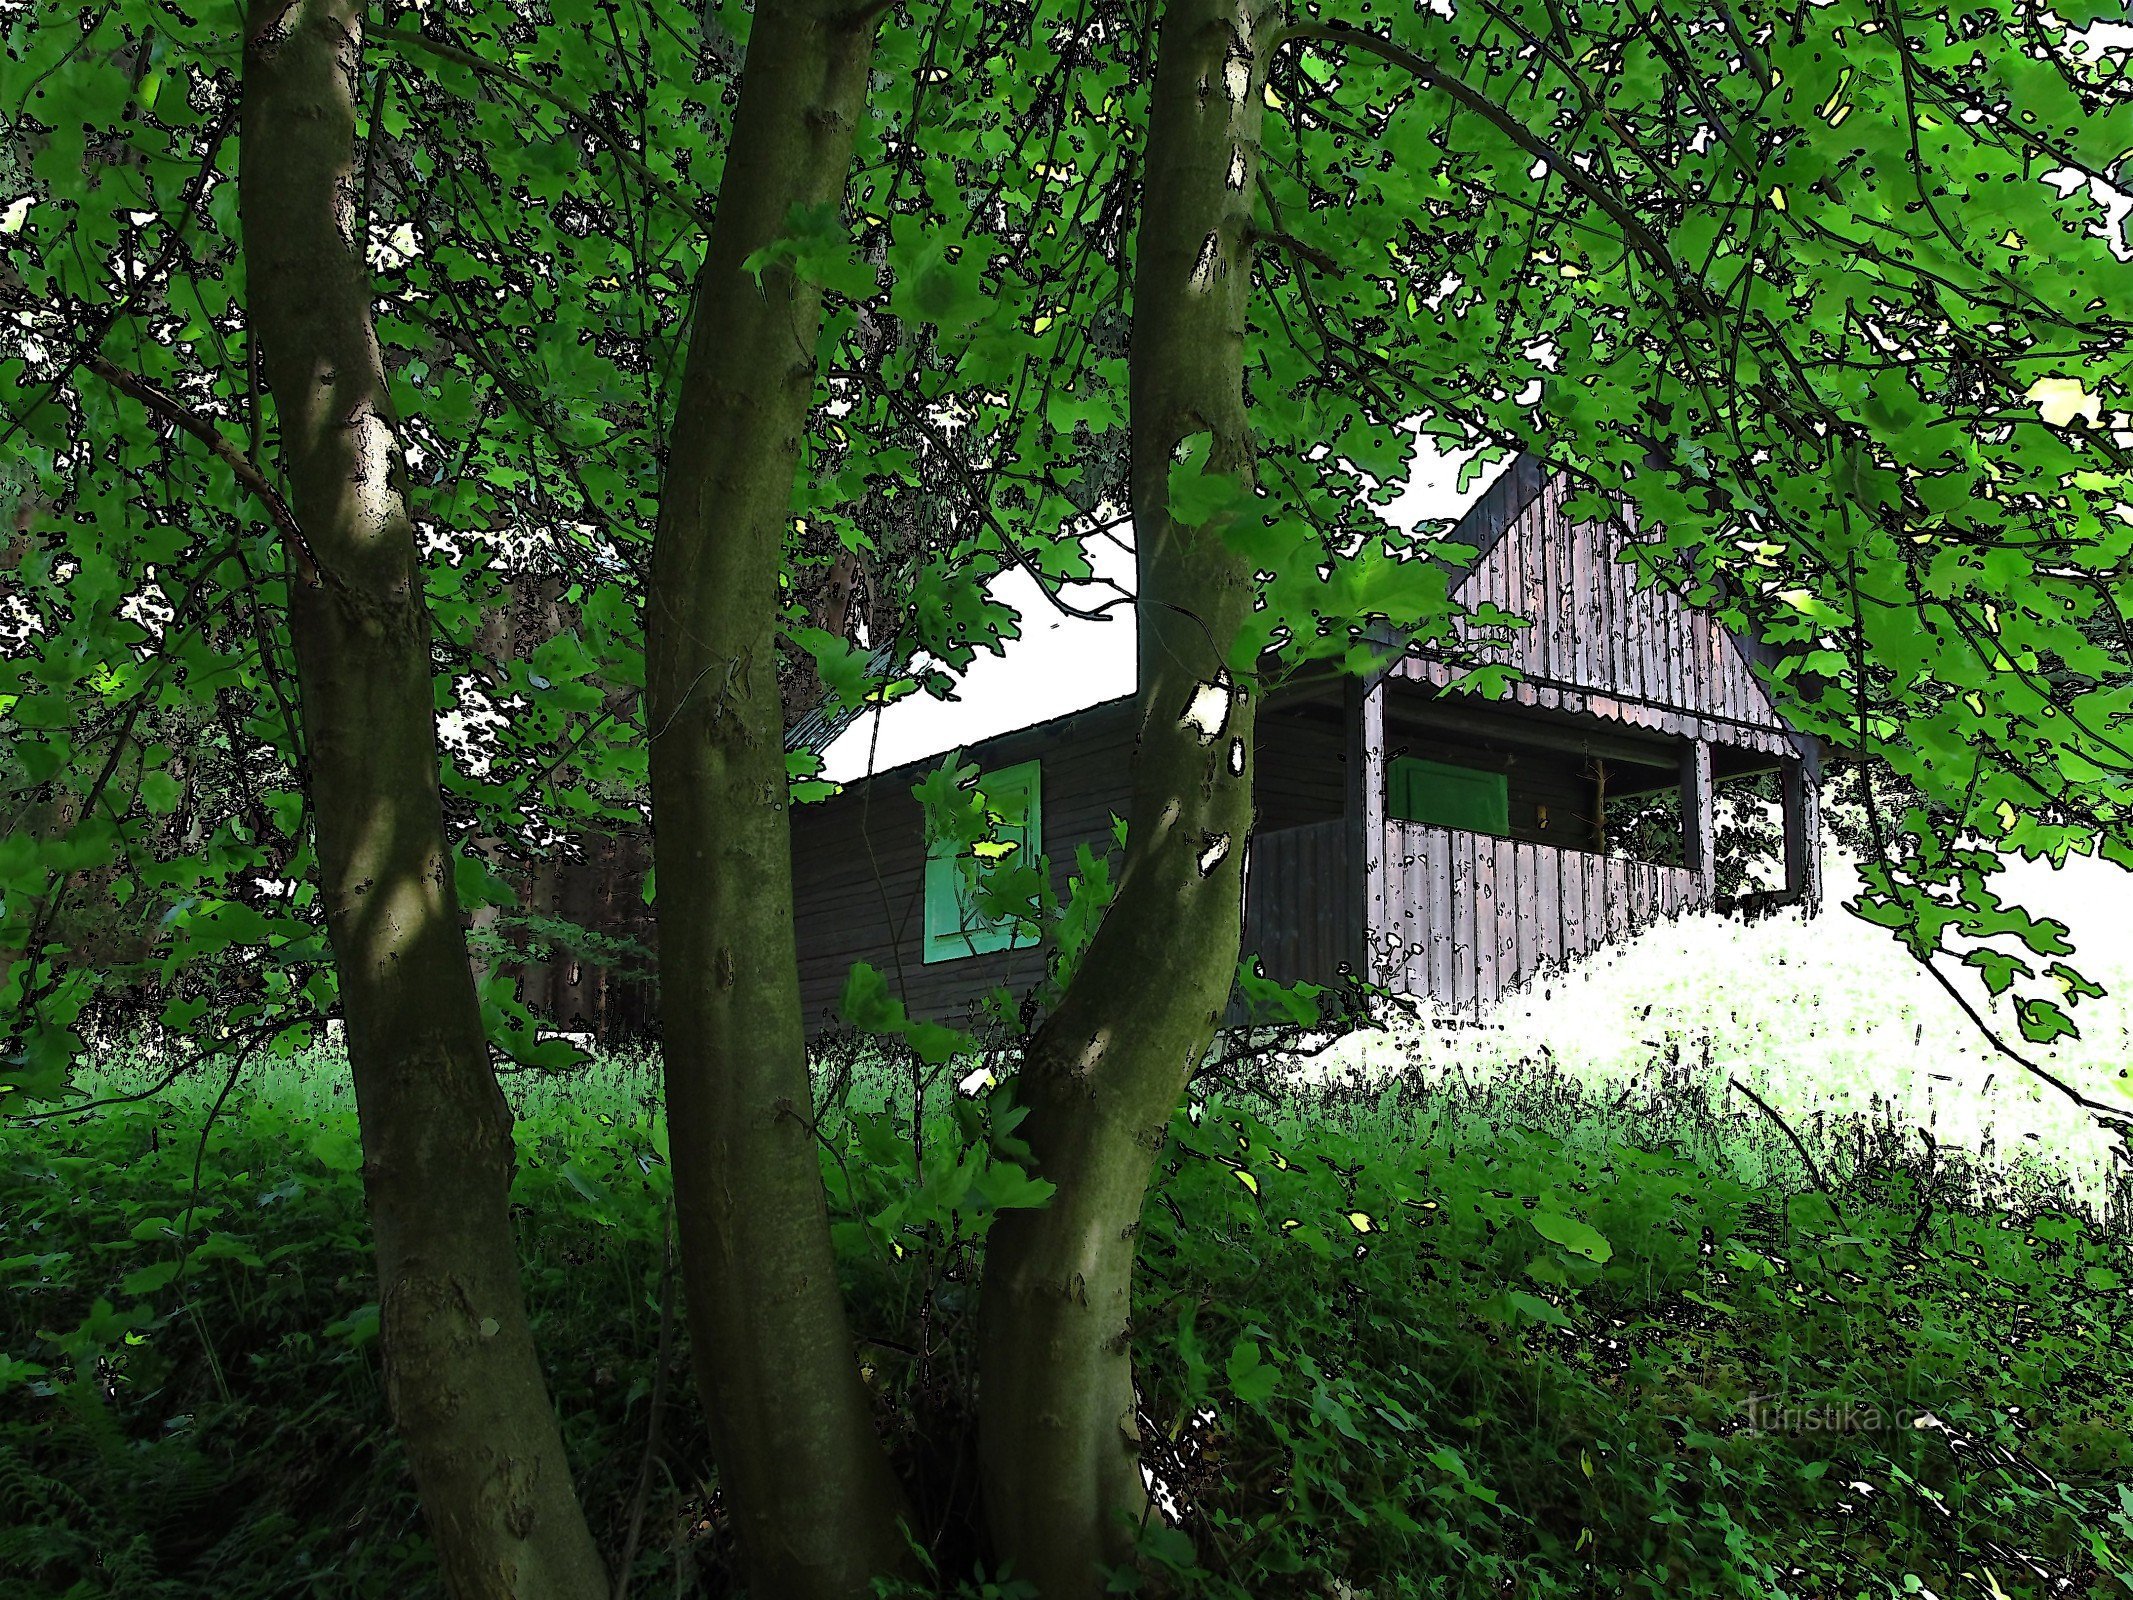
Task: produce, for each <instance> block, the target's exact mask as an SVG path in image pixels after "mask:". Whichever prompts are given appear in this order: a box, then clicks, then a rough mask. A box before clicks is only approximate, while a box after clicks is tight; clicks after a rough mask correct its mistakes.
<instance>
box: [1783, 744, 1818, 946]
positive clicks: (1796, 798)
mask: <svg viewBox="0 0 2133 1600" xmlns="http://www.w3.org/2000/svg"><path fill="white" fill-rule="evenodd" d="M1778 788H1779V794H1780V797H1781V802H1782V805H1783V808H1784V814H1785V898H1786V899H1787V900H1792V901H1797V902H1799V903H1801V904H1802V905H1804V906H1806V908H1807V910H1808V912H1809V913H1810V914H1812V913H1813V912H1815V911H1816V910H1818V909H1820V907H1821V904H1822V801H1821V796H1820V795H1819V794H1818V793H1817V792H1816V789H1815V784H1814V778H1813V775H1812V774H1811V773H1810V772H1809V771H1808V767H1807V763H1806V761H1805V760H1799V761H1788V762H1786V763H1785V766H1784V769H1783V771H1782V773H1781V775H1780V777H1779V780H1778Z"/></svg>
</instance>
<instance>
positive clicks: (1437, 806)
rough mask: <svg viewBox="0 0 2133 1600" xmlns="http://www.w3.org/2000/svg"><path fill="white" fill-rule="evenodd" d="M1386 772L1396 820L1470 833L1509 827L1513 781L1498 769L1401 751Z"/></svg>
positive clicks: (1388, 799) (1390, 808) (1390, 811)
mask: <svg viewBox="0 0 2133 1600" xmlns="http://www.w3.org/2000/svg"><path fill="white" fill-rule="evenodd" d="M1386 777H1387V782H1388V791H1389V792H1388V793H1387V795H1386V797H1385V805H1386V811H1387V814H1388V815H1390V816H1391V817H1392V818H1393V819H1394V820H1395V821H1398V822H1426V823H1429V824H1431V825H1433V826H1435V827H1439V828H1464V829H1466V830H1467V831H1468V832H1470V833H1493V834H1499V835H1501V834H1507V833H1509V832H1510V831H1511V785H1510V782H1509V780H1508V779H1506V778H1505V777H1504V775H1503V774H1502V773H1500V772H1483V771H1482V770H1480V769H1479V768H1478V767H1455V766H1452V765H1450V764H1449V763H1446V762H1443V761H1423V760H1421V759H1419V758H1417V757H1415V756H1401V757H1400V758H1399V759H1397V760H1396V761H1394V762H1393V763H1392V768H1391V771H1390V772H1388V773H1387V774H1386Z"/></svg>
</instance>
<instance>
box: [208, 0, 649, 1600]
mask: <svg viewBox="0 0 2133 1600" xmlns="http://www.w3.org/2000/svg"><path fill="white" fill-rule="evenodd" d="M362 34H363V14H362V8H361V3H360V0H293V3H289V4H272V5H269V4H256V5H254V6H253V8H252V10H251V12H250V15H249V17H248V20H247V26H246V37H245V47H244V102H243V116H242V124H241V139H242V151H243V158H242V166H241V175H240V178H239V187H238V197H239V213H240V216H241V219H242V222H243V227H244V239H245V254H246V271H247V275H248V279H249V285H250V289H249V294H250V307H249V311H250V319H251V326H252V329H253V332H254V335H255V337H257V338H258V339H259V341H260V346H261V349H262V353H263V355H264V359H265V372H266V380H267V387H268V389H269V391H270V392H271V394H272V395H273V398H274V402H275V409H276V412H277V416H278V422H279V429H280V447H281V454H282V466H283V469H284V472H285V474H286V477H287V480H288V484H289V488H290V495H289V501H290V505H291V508H292V509H293V511H294V512H295V515H296V518H297V521H298V523H299V524H300V525H301V527H302V529H303V543H304V546H305V548H302V549H296V550H292V551H291V552H290V565H291V576H290V584H289V623H290V630H291V633H292V634H293V636H294V641H295V647H296V668H297V682H298V688H299V692H300V697H301V703H302V709H303V719H304V726H305V730H306V735H307V741H308V744H309V748H310V772H309V782H310V790H311V797H312V806H313V815H314V817H315V819H316V828H317V845H318V858H319V865H318V873H319V885H320V890H321V893H322V895H323V898H324V902H325V909H326V919H327V929H328V933H329V935H330V937H331V939H332V942H333V951H334V959H335V965H336V967H337V969H338V971H339V974H340V987H341V1003H342V1007H343V1010H344V1013H345V1015H346V1018H347V1026H348V1057H349V1063H350V1066H351V1068H352V1070H353V1075H354V1078H355V1089H356V1106H357V1112H358V1116H359V1119H360V1122H361V1127H362V1134H363V1177H364V1184H365V1189H366V1192H367V1194H368V1197H369V1203H370V1214H371V1224H372V1229H373V1231H374V1233H375V1234H376V1238H377V1252H378V1280H379V1297H378V1298H379V1333H380V1343H381V1346H382V1349H383V1354H384V1362H385V1376H386V1384H387V1393H388V1395H389V1397H390V1401H391V1405H392V1412H393V1419H394V1422H395V1425H396V1427H397V1428H398V1431H399V1436H400V1439H401V1442H402V1444H403V1445H404V1447H405V1448H406V1450H407V1455H408V1460H409V1462H410V1464H411V1465H412V1466H413V1468H414V1473H415V1479H416V1484H417V1487H418V1489H419V1490H420V1493H421V1497H422V1505H423V1510H424V1513H425V1515H426V1517H427V1518H428V1522H429V1527H430V1533H431V1537H432V1538H433V1539H434V1540H435V1542H436V1546H437V1551H438V1555H439V1557H440V1559H441V1560H442V1563H443V1566H444V1571H445V1578H446V1582H447V1584H448V1585H449V1587H450V1589H451V1592H452V1593H453V1594H454V1595H457V1596H459V1597H461V1600H476V1597H483V1600H486V1597H490V1596H494V1597H496V1600H504V1597H506V1596H508V1597H511V1600H547V1597H555V1600H604V1597H605V1595H606V1593H607V1580H606V1575H605V1573H604V1572H603V1571H602V1570H601V1563H600V1559H599V1555H598V1552H597V1551H596V1550H595V1548H594V1546H593V1541H592V1537H591V1534H590V1533H589V1531H588V1530H587V1527H586V1524H585V1519H584V1516H583V1514H582V1512H581V1511H580V1509H579V1506H578V1503H577V1499H576V1496H575V1494H574V1492H573V1490H572V1488H571V1482H570V1471H569V1465H568V1463H567V1462H566V1461H565V1459H564V1454H563V1445H562V1437H561V1435H560V1433H559V1432H558V1430H557V1427H556V1420H555V1413H554V1410H553V1408H552V1406H551V1404H550V1401H549V1398H548V1393H547V1388H546V1384H545V1380H544V1379H543V1377H542V1373H541V1367H540V1361H539V1359H538V1357H537V1355H536V1352H535V1350H534V1345H533V1336H532V1332H531V1329H530V1328H529V1327H528V1325H527V1320H526V1313H525V1307H524V1302H523V1299H522V1296H521V1290H520V1284H519V1271H518V1258H517V1252H516V1248H515V1244H514V1240H513V1237H512V1229H511V1218H510V1212H509V1207H508V1196H509V1191H510V1182H511V1163H512V1145H511V1114H510V1110H509V1108H508V1107H507V1106H506V1104H505V1102H504V1098H503V1095H502V1094H501V1093H500V1092H499V1091H498V1088H497V1084H496V1079H495V1076H494V1074H493V1073H492V1071H491V1069H490V1064H489V1052H488V1047H487V1044H486V1041H485V1040H484V1038H483V1036H482V1028H481V1017H480V1013H479V1011H478V1009H477V1007H476V1003H475V996H474V980H473V975H472V973H471V971H470V970H469V968H468V964H467V948H466V941H465V938H464V937H463V935H462V933H461V929H460V919H459V906H458V902H457V899H456V897H455V896H454V894H453V885H452V868H451V860H450V855H449V852H448V849H447V847H446V843H445V836H444V817H443V809H442V804H441V801H440V799H439V786H438V765H437V763H438V755H437V742H436V721H435V716H434V713H433V710H432V698H431V694H432V689H431V674H430V644H429V617H428V613H427V610H426V609H425V607H424V604H423V597H422V586H421V577H420V572H419V569H418V566H417V559H416V551H415V536H414V526H413V524H412V522H411V521H410V519H409V514H408V506H407V494H406V478H405V470H404V463H403V460H402V456H401V451H400V445H399V441H398V439H397V438H396V437H395V426H396V423H395V418H394V416H393V413H392V408H391V405H390V401H389V399H388V396H387V393H386V386H385V377H384V372H383V368H382V364H381V362H380V359H379V354H378V348H377V343H376V340H375V338H374V337H373V334H372V329H371V324H370V310H369V307H370V291H369V284H368V281H367V276H366V273H365V269H364V265H363V262H362V260H361V258H360V256H359V255H358V253H357V245H356V239H355V232H356V227H357V219H356V218H355V216H354V215H353V210H352V207H351V205H350V199H351V197H352V196H353V195H354V194H355V193H356V189H357V185H356V183H355V181H354V174H355V132H356V111H355V105H354V102H353V98H352V97H353V95H354V92H355V89H356V85H357V84H358V83H359V82H360V77H359V73H360V65H361V51H362Z"/></svg>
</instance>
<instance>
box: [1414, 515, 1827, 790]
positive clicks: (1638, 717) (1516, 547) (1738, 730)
mask: <svg viewBox="0 0 2133 1600" xmlns="http://www.w3.org/2000/svg"><path fill="white" fill-rule="evenodd" d="M1529 487H1530V485H1529ZM1492 492H1493V491H1492ZM1567 498H1568V487H1567V485H1566V483H1565V481H1564V480H1562V479H1560V478H1557V479H1553V480H1551V481H1549V482H1548V483H1547V484H1546V485H1545V486H1543V487H1542V488H1541V489H1540V490H1539V492H1538V493H1537V494H1534V495H1533V497H1532V499H1531V500H1530V501H1529V502H1528V503H1527V504H1526V505H1525V507H1524V509H1522V510H1520V511H1519V512H1518V514H1517V515H1516V516H1515V517H1514V518H1513V519H1512V521H1511V525H1510V527H1509V528H1508V529H1507V530H1506V531H1505V533H1504V535H1503V537H1502V538H1501V539H1500V540H1498V541H1497V543H1496V545H1495V546H1494V548H1492V549H1491V550H1490V551H1489V552H1488V553H1487V554H1486V555H1485V556H1484V557H1482V559H1481V560H1480V561H1478V562H1477V563H1476V564H1475V566H1474V568H1473V570H1472V571H1470V572H1469V573H1468V574H1467V575H1466V576H1465V578H1464V579H1462V580H1461V581H1460V583H1459V585H1458V587H1457V588H1456V589H1455V590H1454V593H1455V595H1456V596H1457V597H1458V598H1459V599H1460V600H1461V601H1463V602H1465V603H1467V604H1469V605H1472V604H1477V603H1479V602H1480V601H1483V600H1494V601H1495V602H1496V603H1497V604H1499V605H1502V606H1504V607H1505V608H1506V609H1507V610H1511V611H1515V612H1518V613H1520V614H1522V615H1523V616H1525V617H1526V618H1527V619H1528V620H1529V622H1530V623H1531V626H1528V627H1524V628H1519V629H1517V630H1515V633H1514V637H1513V638H1512V640H1511V642H1510V643H1509V644H1508V645H1498V646H1497V647H1496V648H1495V649H1494V650H1492V651H1490V652H1489V654H1490V657H1491V659H1495V660H1499V661H1502V662H1503V663H1504V664H1506V665H1508V666H1513V667H1516V668H1518V670H1519V671H1520V672H1521V673H1523V674H1524V678H1523V680H1522V681H1520V682H1518V683H1515V684H1513V685H1511V687H1510V689H1509V690H1508V691H1507V693H1506V696H1505V698H1507V699H1509V700H1511V701H1514V702H1516V703H1518V704H1523V705H1538V706H1544V707H1550V708H1555V707H1560V708H1561V709H1564V710H1571V711H1589V712H1593V713H1596V714H1598V715H1601V716H1607V717H1611V718H1614V719H1615V720H1617V721H1622V722H1627V723H1631V724H1633V725H1635V726H1639V727H1646V728H1655V729H1658V730H1659V731H1661V732H1664V733H1668V734H1674V735H1678V736H1682V737H1687V738H1697V737H1702V738H1709V739H1717V740H1720V741H1722V742H1724V743H1728V744H1735V745H1740V746H1743V747H1745V748H1748V749H1753V750H1758V751H1762V752H1764V753H1766V754H1769V755H1775V756H1785V755H1789V754H1791V753H1792V746H1791V744H1790V742H1789V741H1788V739H1787V738H1786V730H1785V723H1784V721H1783V719H1782V718H1781V717H1780V716H1779V715H1778V712H1777V708H1776V707H1775V706H1774V705H1773V704H1772V703H1771V700H1770V696H1769V695H1768V693H1766V692H1765V690H1764V688H1763V686H1762V685H1761V684H1760V683H1759V682H1757V681H1756V677H1755V674H1754V672H1753V671H1752V670H1751V669H1750V667H1749V665H1748V662H1747V659H1746V658H1745V657H1744V656H1743V655H1742V653H1741V651H1740V650H1739V648H1738V647H1737V646H1736V645H1735V643H1734V641H1733V638H1732V635H1731V634H1730V633H1729V632H1728V631H1727V630H1726V629H1725V628H1723V627H1720V626H1717V625H1716V624H1714V623H1713V622H1712V621H1711V620H1710V619H1709V618H1708V617H1705V616H1702V615H1700V614H1698V613H1696V612H1695V611H1693V610H1692V609H1691V608H1690V607H1689V606H1688V605H1687V604H1685V603H1684V602H1683V601H1682V599H1681V598H1680V596H1678V595H1676V594H1675V593H1674V592H1673V591H1672V590H1671V589H1669V588H1667V587H1666V586H1665V585H1664V584H1651V585H1648V586H1645V587H1641V588H1640V587H1639V586H1638V585H1639V584H1640V583H1641V582H1642V574H1641V572H1640V571H1639V569H1638V568H1636V567H1635V566H1634V565H1632V564H1630V563H1628V562H1625V561H1623V560H1622V559H1621V558H1622V556H1623V555H1624V554H1625V553H1626V551H1627V549H1628V544H1627V541H1626V540H1625V538H1624V535H1623V532H1622V531H1621V530H1620V529H1619V528H1616V527H1610V526H1608V525H1606V524H1603V523H1592V522H1573V521H1571V520H1570V518H1569V517H1567V516H1566V515H1565V514H1564V510H1563V505H1564V501H1565V500H1566V499H1567ZM1393 670H1394V672H1395V674H1396V675H1398V676H1401V677H1407V678H1414V679H1417V680H1420V681H1422V682H1425V683H1436V684H1440V685H1441V684H1443V683H1445V682H1447V681H1448V680H1449V679H1450V678H1451V677H1452V676H1453V675H1454V674H1453V672H1452V670H1451V669H1450V668H1447V667H1446V666H1444V664H1442V663H1441V662H1436V661H1432V660H1429V659H1428V658H1426V657H1411V658H1409V659H1408V660H1406V661H1403V662H1401V663H1400V664H1399V665H1398V666H1396V667H1395V668H1394V669H1393Z"/></svg>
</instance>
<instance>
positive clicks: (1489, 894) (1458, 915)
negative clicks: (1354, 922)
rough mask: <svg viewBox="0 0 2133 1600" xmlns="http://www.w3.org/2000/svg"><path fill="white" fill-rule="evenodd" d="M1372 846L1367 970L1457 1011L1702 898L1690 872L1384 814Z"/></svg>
mask: <svg viewBox="0 0 2133 1600" xmlns="http://www.w3.org/2000/svg"><path fill="white" fill-rule="evenodd" d="M1378 847H1379V848H1380V849H1381V850H1382V852H1383V854H1382V856H1381V857H1380V859H1381V860H1382V862H1383V869H1382V874H1381V876H1380V883H1381V889H1380V895H1381V899H1380V902H1379V903H1378V904H1377V905H1375V906H1374V907H1372V917H1371V921H1372V927H1371V934H1370V946H1371V958H1372V972H1373V976H1374V977H1375V979H1376V981H1378V982H1380V983H1383V984H1386V985H1387V986H1389V987H1391V988H1393V989H1395V990H1400V991H1403V992H1405V993H1409V994H1415V995H1426V996H1429V997H1430V998H1432V999H1435V1000H1438V1001H1440V1002H1443V1003H1446V1004H1449V1005H1453V1006H1457V1007H1462V1008H1465V1007H1472V1008H1474V1009H1476V1010H1478V1009H1480V1008H1482V1007H1485V1006H1489V1005H1493V1004H1494V1003H1495V1002H1496V1001H1497V1000H1498V999H1500V998H1501V997H1502V996H1503V995H1504V994H1505V993H1507V992H1508V991H1510V990H1511V989H1513V988H1515V987H1517V986H1519V985H1521V984H1524V983H1527V982H1530V981H1531V980H1532V979H1533V978H1534V977H1535V976H1536V975H1538V974H1539V973H1540V972H1541V970H1542V969H1543V967H1544V966H1546V965H1548V964H1550V963H1558V964H1559V963H1564V962H1568V961H1574V960H1576V959H1577V958H1578V957H1580V956H1585V955H1589V954H1590V953H1591V952H1593V951H1594V950H1596V949H1598V948H1599V947H1600V946H1601V945H1602V944H1606V943H1609V942H1612V941H1615V940H1619V939H1624V938H1627V937H1628V936H1629V935H1630V934H1632V933H1634V932H1636V931H1637V930H1639V929H1640V928H1644V927H1648V926H1650V925H1651V924H1652V923H1654V922H1657V921H1659V920H1660V919H1661V918H1665V917H1672V916H1676V915H1678V914H1679V913H1681V912H1683V911H1686V910H1689V909H1691V908H1692V907H1694V906H1697V905H1699V904H1701V903H1702V902H1703V896H1702V892H1701V890H1700V888H1699V886H1698V883H1697V879H1696V874H1694V873H1693V872H1689V871H1686V870H1684V869H1683V868H1680V867H1662V866H1655V865H1653V864H1651V863H1649V862H1644V861H1629V860H1624V859H1622V858H1621V857H1616V856H1600V855H1594V854H1592V853H1590V852H1589V851H1583V850H1562V849H1557V848H1555V847H1554V846H1551V845H1542V844H1529V843H1525V842H1523V841H1520V840H1516V839H1497V838H1491V837H1490V836H1488V835H1486V834H1478V833H1466V832H1462V831H1460V830H1458V829H1453V828H1433V827H1426V826H1423V825H1421V824H1418V823H1410V822H1392V821H1388V822H1387V823H1386V824H1385V832H1384V836H1383V838H1382V840H1380V841H1378Z"/></svg>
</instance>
